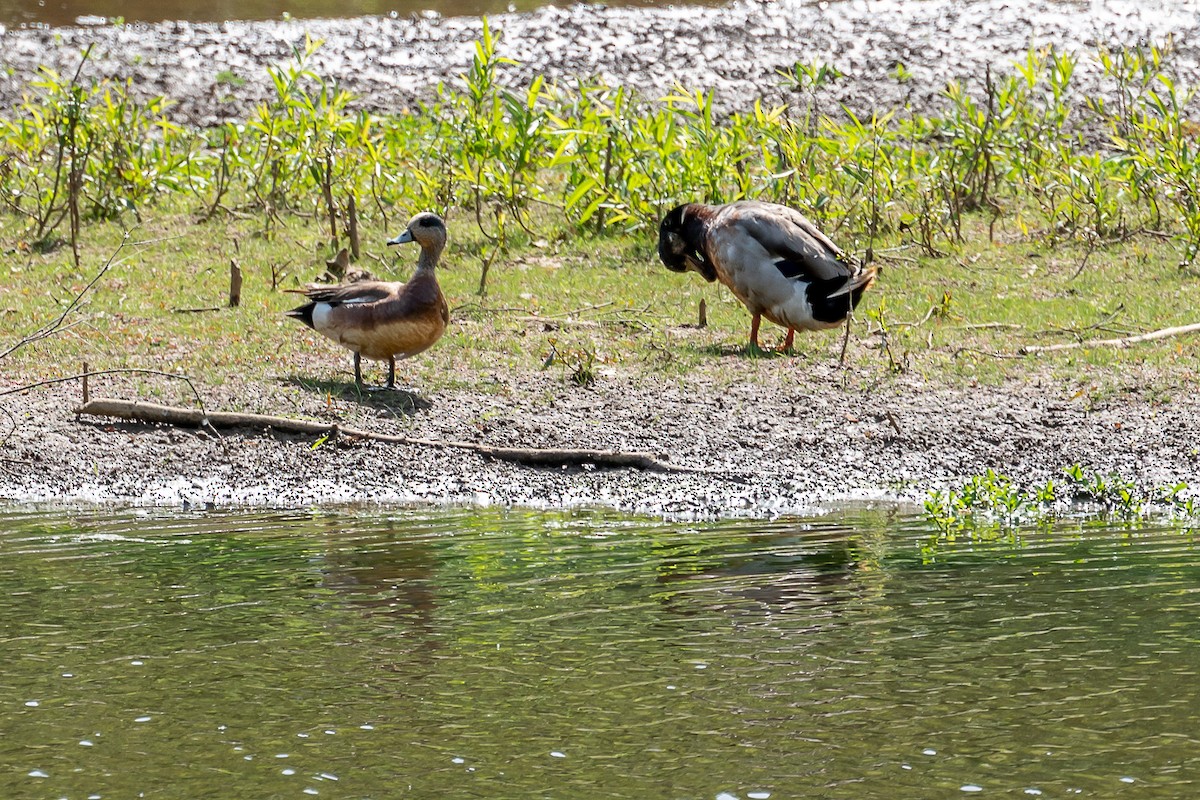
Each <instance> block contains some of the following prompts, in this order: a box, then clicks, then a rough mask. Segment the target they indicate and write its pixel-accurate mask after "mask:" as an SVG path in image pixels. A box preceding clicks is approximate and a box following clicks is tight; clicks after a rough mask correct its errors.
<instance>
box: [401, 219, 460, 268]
mask: <svg viewBox="0 0 1200 800" xmlns="http://www.w3.org/2000/svg"><path fill="white" fill-rule="evenodd" d="M406 242H416V243H417V244H419V245H420V246H421V258H420V260H419V261H418V262H417V266H418V267H435V266H437V262H438V257H439V256H441V254H442V249H443V248H444V247H445V246H446V223H445V222H443V221H442V218H441V217H439V216H438V215H437V214H434V213H433V212H432V211H422V212H421V213H420V214H417V215H416V216H415V217H413V218H412V219H410V220H409V221H408V227H407V228H405V229H404V232H403V233H401V234H400V235H399V236H397V237H396V238H394V239H388V242H387V243H388V244H389V245H395V244H404V243H406Z"/></svg>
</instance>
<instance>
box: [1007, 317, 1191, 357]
mask: <svg viewBox="0 0 1200 800" xmlns="http://www.w3.org/2000/svg"><path fill="white" fill-rule="evenodd" d="M1197 331H1200V322H1196V323H1192V324H1191V325H1179V326H1177V327H1174V328H1161V329H1159V330H1156V331H1150V332H1149V333H1139V334H1137V335H1136V336H1122V337H1121V338H1119V339H1090V340H1088V341H1085V342H1064V343H1063V344H1046V345H1036V344H1029V345H1025V346H1024V347H1022V348H1020V349H1019V350H1017V353H1018V354H1020V355H1023V356H1029V355H1034V354H1036V353H1053V352H1057V351H1059V350H1076V349H1078V348H1081V347H1084V348H1086V347H1129V346H1130V345H1134V344H1138V343H1140V342H1152V341H1154V340H1155V339H1166V338H1168V337H1171V336H1183V335H1184V334H1188V333H1196V332H1197Z"/></svg>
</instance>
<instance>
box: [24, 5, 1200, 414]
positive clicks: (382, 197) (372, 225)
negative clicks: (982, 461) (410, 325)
mask: <svg viewBox="0 0 1200 800" xmlns="http://www.w3.org/2000/svg"><path fill="white" fill-rule="evenodd" d="M318 47H320V43H319V42H317V41H313V40H308V41H306V43H305V45H304V47H303V48H301V49H298V50H297V51H296V53H295V54H294V58H293V59H292V61H290V62H287V63H284V64H280V65H277V66H273V67H271V68H270V69H269V75H270V78H271V80H272V82H273V85H274V87H275V96H274V97H273V99H272V100H271V101H270V102H268V103H264V104H263V105H261V106H260V107H259V108H258V109H257V110H256V111H255V112H254V114H253V115H252V118H251V119H248V120H246V121H245V122H244V124H227V125H224V126H221V127H218V128H215V129H212V130H207V131H195V130H189V129H186V128H184V127H182V126H179V125H176V124H175V123H173V122H172V121H171V120H170V118H169V108H170V106H171V103H170V101H169V99H167V98H155V99H153V100H150V101H146V102H138V101H135V100H134V99H132V98H131V96H130V92H129V91H128V88H129V87H128V86H120V85H112V84H109V83H107V82H104V81H101V82H98V83H97V82H93V83H88V82H86V81H85V80H84V79H82V78H81V77H80V75H83V74H84V71H83V67H85V66H87V61H88V58H89V53H86V52H85V53H84V54H83V56H82V60H81V64H80V72H79V74H77V75H75V76H65V75H57V74H54V73H51V72H44V73H43V74H42V75H41V76H40V77H39V79H38V80H37V81H35V82H34V83H32V84H31V85H30V87H29V93H28V96H27V98H26V100H25V101H24V103H23V104H22V105H21V106H20V107H19V108H17V109H15V110H14V112H13V115H12V118H11V119H5V120H0V157H2V160H0V198H3V201H4V202H3V207H4V209H5V211H6V213H4V215H3V216H0V245H2V246H3V247H4V249H5V251H6V253H7V256H8V257H7V260H6V263H5V265H4V266H2V267H0V278H3V280H0V352H3V351H4V350H5V349H7V343H16V342H18V341H20V340H21V339H22V338H23V337H25V336H27V335H28V334H29V333H30V332H32V331H34V330H36V329H37V328H39V327H40V326H41V325H43V324H45V323H47V322H49V321H51V320H53V319H55V318H56V317H58V316H59V315H60V314H62V313H63V311H64V309H65V308H66V307H67V306H68V304H70V303H71V302H72V300H73V299H74V298H76V297H77V296H79V294H80V292H81V291H82V290H83V289H84V287H85V286H87V285H88V282H89V281H91V280H92V279H93V278H94V277H95V276H96V274H97V273H98V272H99V271H100V270H101V268H102V267H103V265H104V264H105V263H106V262H107V261H108V260H109V259H110V258H111V257H112V254H113V253H114V252H116V251H117V249H118V248H119V247H120V244H121V242H122V240H123V237H124V236H125V235H126V232H127V231H132V233H131V234H130V242H132V244H129V245H127V246H126V247H125V248H124V249H122V250H121V253H120V262H119V263H117V264H114V265H113V267H112V268H111V269H110V270H109V271H108V272H107V273H106V274H105V275H104V276H103V278H102V279H101V280H100V281H99V282H98V283H97V284H96V286H95V287H94V289H93V290H91V291H89V292H87V293H86V297H85V298H84V299H85V304H84V306H83V307H81V308H80V309H78V310H77V312H76V313H72V314H71V315H70V316H69V318H68V321H69V322H70V325H69V326H67V327H65V328H64V329H63V330H61V331H60V332H59V333H58V335H56V336H53V337H51V338H48V339H44V340H41V341H38V342H36V343H33V344H30V345H28V346H26V347H23V348H21V349H19V350H17V351H16V352H13V353H11V354H10V355H8V356H6V357H4V358H3V359H2V360H3V362H4V367H5V374H6V376H13V375H15V376H19V379H20V380H22V381H25V382H32V381H34V380H40V379H46V378H52V377H55V376H58V375H63V374H70V373H73V372H76V371H78V370H79V369H80V368H81V365H82V364H83V363H84V362H86V363H88V364H89V366H90V367H91V368H93V369H113V368H123V367H143V368H147V367H153V368H157V369H163V370H168V371H176V372H181V373H186V374H188V375H191V376H193V377H196V378H197V379H199V380H201V381H204V382H207V383H210V384H218V383H221V382H223V381H225V380H227V379H234V378H236V379H237V380H247V379H248V380H265V381H272V380H280V379H283V380H294V381H302V382H303V381H315V382H317V383H320V382H321V381H329V380H331V379H341V378H344V377H345V374H346V372H347V371H348V369H349V357H348V356H347V355H346V354H345V353H344V352H343V351H341V350H340V349H339V348H337V347H336V346H335V345H333V344H332V343H330V342H327V341H325V340H323V339H321V338H320V337H318V336H316V335H314V334H312V332H311V331H308V330H307V329H304V328H303V327H302V326H299V325H297V324H296V323H294V322H292V321H289V320H286V319H285V318H284V317H283V316H282V313H283V312H284V311H285V310H287V309H288V308H290V307H292V306H293V305H294V304H296V302H297V298H296V297H294V296H292V295H288V294H286V293H285V292H284V291H283V290H284V289H288V288H295V287H297V286H299V285H301V284H302V283H304V282H307V281H309V280H312V279H314V278H316V277H317V276H318V275H320V274H321V273H322V272H323V271H324V261H325V259H326V258H329V257H331V256H332V254H333V251H334V249H336V247H337V246H340V245H341V244H342V243H343V242H344V238H345V230H344V225H345V217H346V207H347V206H348V204H349V199H350V198H353V199H354V200H355V201H356V203H357V208H358V209H359V212H358V217H359V221H360V227H361V236H362V240H363V242H364V243H365V252H364V256H363V262H362V263H363V264H364V265H365V266H367V267H368V268H369V269H371V270H372V271H373V272H375V273H376V274H377V275H379V276H381V277H386V278H405V277H407V275H408V274H409V272H410V269H411V266H410V265H411V263H412V262H413V261H414V260H415V253H413V252H412V251H411V250H404V249H401V250H400V252H399V254H398V255H397V254H392V253H388V252H385V248H384V247H383V245H382V242H383V241H384V240H385V239H386V238H387V237H388V236H390V235H392V234H394V233H395V232H396V231H395V229H396V228H398V227H399V226H400V225H402V224H403V221H404V219H405V218H406V217H407V215H408V214H409V213H411V212H413V211H416V210H421V209H426V208H428V209H432V210H435V211H438V212H439V213H442V214H444V215H445V216H446V217H447V219H448V222H449V224H450V230H451V244H450V247H449V250H448V251H447V254H446V256H445V262H446V264H445V269H443V270H442V271H441V275H440V277H441V280H442V283H443V286H444V289H445V291H446V293H447V295H448V296H449V298H450V302H451V306H452V309H453V316H454V321H453V324H452V325H451V327H450V330H449V331H448V332H447V335H446V336H445V338H444V339H443V340H442V342H440V343H439V344H438V346H437V347H436V349H434V350H433V351H431V352H430V353H429V354H426V355H423V356H421V357H419V358H417V359H415V360H414V361H413V362H412V363H410V364H406V365H404V367H403V371H404V373H405V374H406V376H407V378H408V380H410V381H412V382H413V383H415V384H419V385H421V386H423V387H425V388H426V389H428V390H429V391H437V390H439V389H448V388H463V387H473V388H478V389H480V390H483V391H488V390H489V387H491V386H494V385H496V382H495V381H494V380H489V377H488V376H489V374H494V373H496V372H497V371H499V370H506V371H515V372H518V373H521V372H532V371H538V370H543V369H544V370H549V371H554V372H556V373H557V374H559V375H560V376H561V379H562V380H563V382H564V385H571V386H575V387H586V386H589V385H594V383H595V382H597V381H604V380H609V379H612V378H614V377H623V378H631V379H641V378H645V379H660V378H662V377H663V376H666V377H671V376H679V375H683V374H686V373H688V372H690V371H694V370H706V371H711V372H712V373H714V374H715V375H716V376H717V377H718V378H720V379H721V380H727V381H734V380H741V379H745V378H747V377H749V376H752V375H753V374H754V372H755V371H756V370H759V369H764V368H768V367H767V364H777V363H787V364H789V365H791V364H794V370H795V373H796V379H797V380H803V379H804V375H805V371H806V365H808V364H812V363H836V362H837V361H838V360H839V356H840V351H841V336H840V335H839V334H838V333H836V332H828V333H824V334H812V335H807V336H800V337H798V339H797V346H796V349H797V355H796V356H795V358H794V361H787V362H782V361H776V360H775V359H774V358H771V359H770V360H769V361H767V362H766V363H754V362H753V361H751V360H750V359H749V358H748V357H747V356H746V354H745V350H744V347H745V343H746V340H747V336H748V330H749V317H748V314H747V313H746V311H745V310H744V309H743V308H742V307H741V306H740V304H738V303H737V301H736V300H734V299H733V297H732V296H731V295H730V294H729V293H728V292H727V291H726V290H724V289H723V288H722V287H720V286H717V285H709V284H705V283H703V282H702V281H700V280H699V279H698V278H697V277H696V276H694V275H688V276H680V275H675V274H672V273H669V272H668V271H667V270H665V269H663V268H662V267H661V265H659V264H658V263H657V258H656V256H655V227H656V223H657V220H658V218H659V217H660V216H661V214H662V212H663V211H664V210H665V209H667V208H670V207H671V206H672V205H674V204H675V203H677V202H682V201H687V200H704V201H710V202H719V201H727V200H732V199H737V198H741V197H757V198H761V199H767V200H776V201H782V202H788V203H790V204H793V205H796V206H798V207H800V208H802V209H804V210H805V211H806V212H808V213H809V214H810V215H811V216H812V217H813V218H814V219H815V220H817V221H818V222H819V223H820V224H821V225H822V226H823V227H824V228H825V229H826V230H827V231H828V232H829V233H830V235H831V236H832V237H833V238H834V239H835V241H838V242H839V243H840V244H841V245H842V246H843V247H845V248H847V249H848V250H851V251H853V252H855V253H856V254H858V255H860V256H863V257H866V258H870V259H873V260H874V261H875V262H876V264H877V265H878V266H879V267H880V270H881V277H880V279H879V281H878V282H877V284H876V286H875V287H874V288H872V290H871V291H869V292H868V293H867V295H866V296H865V298H864V300H863V302H862V304H861V305H860V307H859V310H858V313H857V315H856V321H855V325H854V327H853V334H852V337H851V344H850V346H849V348H848V350H847V362H846V364H845V367H844V372H843V375H844V379H845V381H846V382H848V383H856V384H858V385H860V386H878V385H883V384H886V383H888V382H895V381H901V380H902V381H904V382H906V384H912V383H913V382H923V383H924V384H925V385H927V386H934V387H959V388H961V387H971V386H988V385H995V384H999V383H1002V382H1006V381H1026V382H1040V383H1041V385H1043V386H1045V387H1046V389H1047V391H1052V392H1057V393H1059V394H1063V395H1066V396H1076V397H1078V396H1087V397H1088V398H1089V399H1091V398H1095V400H1096V401H1097V402H1101V401H1102V400H1103V398H1105V397H1107V396H1109V395H1111V394H1112V393H1114V392H1121V391H1128V390H1131V389H1133V390H1136V391H1141V392H1145V393H1147V394H1148V395H1149V396H1151V397H1153V398H1155V399H1167V398H1168V397H1169V396H1170V393H1171V392H1172V391H1177V390H1178V388H1177V387H1179V386H1183V385H1187V382H1188V381H1190V380H1193V379H1194V377H1195V375H1194V372H1195V369H1194V366H1193V365H1194V364H1195V363H1196V356H1197V348H1198V346H1200V345H1198V344H1197V339H1196V337H1181V338H1177V339H1166V340H1161V341H1157V342H1153V343H1146V344H1140V345H1137V346H1135V347H1132V348H1129V349H1116V348H1082V349H1078V350H1072V351H1066V352H1061V353H1054V354H1044V355H1039V356H1036V357H1032V356H1029V357H1022V356H1019V355H1018V351H1019V350H1020V348H1021V347H1022V346H1026V345H1031V344H1048V343H1054V342H1068V341H1086V340H1092V339H1103V338H1112V337H1117V336H1122V335H1127V334H1131V333H1138V332H1145V331H1149V330H1153V329H1158V328H1163V327H1169V326H1175V325H1181V324H1186V323H1192V322H1196V321H1197V320H1196V319H1195V318H1194V317H1192V316H1190V315H1191V314H1192V313H1193V312H1192V309H1195V308H1197V307H1200V303H1198V302H1197V300H1198V299H1200V297H1198V295H1197V292H1198V288H1197V282H1198V280H1200V279H1198V277H1197V273H1196V272H1195V271H1194V270H1193V269H1192V264H1193V262H1194V261H1195V259H1196V258H1197V249H1198V247H1200V199H1198V198H1200V148H1197V146H1196V134H1197V129H1196V126H1195V124H1194V123H1192V122H1191V121H1190V117H1189V114H1190V113H1191V112H1190V108H1191V105H1192V104H1193V100H1194V97H1195V93H1194V92H1193V91H1192V90H1190V89H1187V88H1186V87H1183V86H1181V85H1179V84H1177V82H1176V81H1174V80H1173V79H1172V78H1171V77H1170V76H1169V75H1167V74H1166V73H1165V72H1164V71H1163V70H1164V66H1163V65H1164V63H1166V60H1165V59H1164V58H1163V54H1164V53H1165V52H1167V51H1169V47H1170V44H1169V43H1167V44H1166V45H1164V46H1163V48H1159V47H1149V48H1137V49H1126V50H1121V51H1119V52H1108V51H1100V52H1099V53H1098V54H1096V56H1095V57H1096V58H1097V60H1098V63H1099V65H1100V66H1101V68H1102V69H1103V70H1104V73H1105V75H1106V76H1107V79H1108V82H1109V84H1111V85H1110V86H1109V87H1108V88H1109V95H1108V98H1107V100H1106V99H1105V98H1103V97H1080V96H1079V95H1078V92H1077V91H1076V90H1075V89H1074V87H1073V86H1072V84H1071V81H1072V76H1073V74H1074V70H1075V64H1076V56H1072V55H1067V54H1059V53H1055V52H1053V51H1052V50H1049V49H1044V48H1043V49H1034V50H1031V51H1030V52H1029V54H1028V55H1027V57H1026V59H1025V60H1024V61H1023V62H1018V63H1017V64H1014V65H1013V67H1012V69H1010V70H1009V71H1008V72H1007V73H1004V74H997V75H992V74H991V72H989V73H988V74H987V75H986V76H984V80H983V82H982V84H981V85H967V84H965V83H960V82H954V83H952V84H950V85H949V86H948V87H947V89H946V91H945V93H944V98H943V100H944V107H943V108H942V109H941V110H940V113H938V114H934V115H930V116H923V115H920V114H917V113H915V112H914V111H913V110H912V109H911V108H909V107H908V106H905V107H904V108H898V109H892V110H889V111H887V113H881V114H879V115H878V116H876V117H874V118H872V119H858V118H855V117H854V116H853V115H850V114H849V113H848V112H845V113H839V114H837V115H826V114H824V113H821V111H820V110H819V109H818V108H817V104H816V97H817V94H816V90H817V89H819V87H820V86H821V85H822V84H823V83H826V82H828V81H831V80H835V79H837V78H838V77H839V76H840V72H839V71H837V70H836V68H834V67H832V66H831V65H823V64H818V63H813V64H806V65H805V64H797V65H796V67H795V69H794V70H793V71H792V72H789V73H786V74H781V76H780V77H781V79H782V80H783V81H784V83H785V84H786V85H789V86H792V87H793V88H794V89H796V91H797V92H798V93H799V95H800V96H801V98H802V101H801V104H800V106H799V107H797V108H795V109H793V108H787V107H779V108H764V107H762V106H760V105H756V106H755V107H754V108H753V109H748V110H747V111H746V112H745V113H742V114H734V115H732V116H730V117H729V118H725V119H719V118H718V117H717V116H715V115H714V112H713V105H714V104H713V93H712V92H711V91H697V90H694V89H688V88H685V87H676V89H675V90H674V91H673V92H672V93H670V94H669V95H668V96H667V97H665V98H661V99H658V100H647V99H644V98H640V97H637V96H636V94H635V93H633V92H631V91H628V90H626V89H624V88H621V87H609V86H605V85H602V84H598V83H594V82H591V83H589V82H579V83H577V84H575V85H570V86H569V85H567V84H566V83H562V84H555V85H553V86H549V85H548V83H549V82H547V81H543V80H541V79H538V80H535V81H534V82H533V83H532V84H531V85H529V86H527V87H524V88H523V89H522V90H520V91H516V92H513V91H509V90H506V89H503V88H501V87H502V86H503V85H504V81H503V80H501V76H502V73H503V70H504V69H506V67H507V66H509V65H511V63H512V62H511V60H509V59H507V58H505V57H504V56H503V53H502V46H501V43H500V41H499V38H498V37H497V36H493V35H492V33H491V31H490V30H489V29H488V27H487V26H486V25H485V27H484V32H483V38H482V39H481V40H480V41H479V42H478V43H477V45H476V48H475V58H474V61H473V64H472V66H471V69H470V70H469V71H468V73H467V74H465V75H464V76H462V79H461V81H460V82H459V85H456V86H454V87H442V88H441V89H440V90H439V94H438V96H437V99H436V101H435V102H432V103H431V104H430V105H429V106H428V107H426V108H423V109H421V110H419V112H417V113H412V114H401V115H397V116H393V117H387V118H375V117H370V116H369V115H366V114H362V113H357V112H352V111H351V110H350V100H351V98H350V96H349V95H348V94H347V93H346V92H344V91H342V90H340V89H339V88H338V86H337V84H336V81H334V80H331V79H328V78H326V77H323V76H320V75H317V74H315V73H314V72H313V71H312V70H311V69H310V66H309V64H310V62H311V56H312V54H313V53H314V52H315V51H316V49H317V48H318ZM233 77H234V76H228V75H222V76H218V78H219V80H218V82H230V81H232V79H233ZM896 79H897V80H899V81H902V82H903V81H907V80H910V79H911V76H909V75H907V74H906V72H905V71H904V70H903V68H902V65H900V66H899V67H898V68H897V70H896ZM804 98H807V99H806V100H804ZM805 103H806V104H805ZM1081 120H1082V125H1083V128H1086V129H1087V130H1089V131H1090V134H1089V135H1088V136H1085V135H1084V133H1083V129H1082V128H1081V127H1080V121H1081ZM1088 126H1090V128H1089V127H1088ZM231 258H236V259H237V260H238V262H239V263H240V264H241V266H242V269H243V271H244V274H245V286H244V288H243V295H242V305H241V306H240V307H239V308H235V309H230V308H225V307H223V306H224V301H225V297H226V292H227V285H228V268H229V266H228V265H229V261H230V259H231ZM701 301H704V302H705V303H706V305H707V309H708V323H709V324H708V327H707V328H704V329H698V328H695V327H688V326H689V325H692V324H694V323H695V321H696V319H697V307H698V305H699V303H700V302H701ZM210 307H219V310H216V311H201V312H193V313H181V312H180V309H194V308H210ZM779 333H780V334H782V331H780V332H779ZM767 336H768V338H767V341H770V338H769V337H770V333H769V332H768V334H767ZM771 368H776V367H771ZM789 368H791V367H789Z"/></svg>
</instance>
